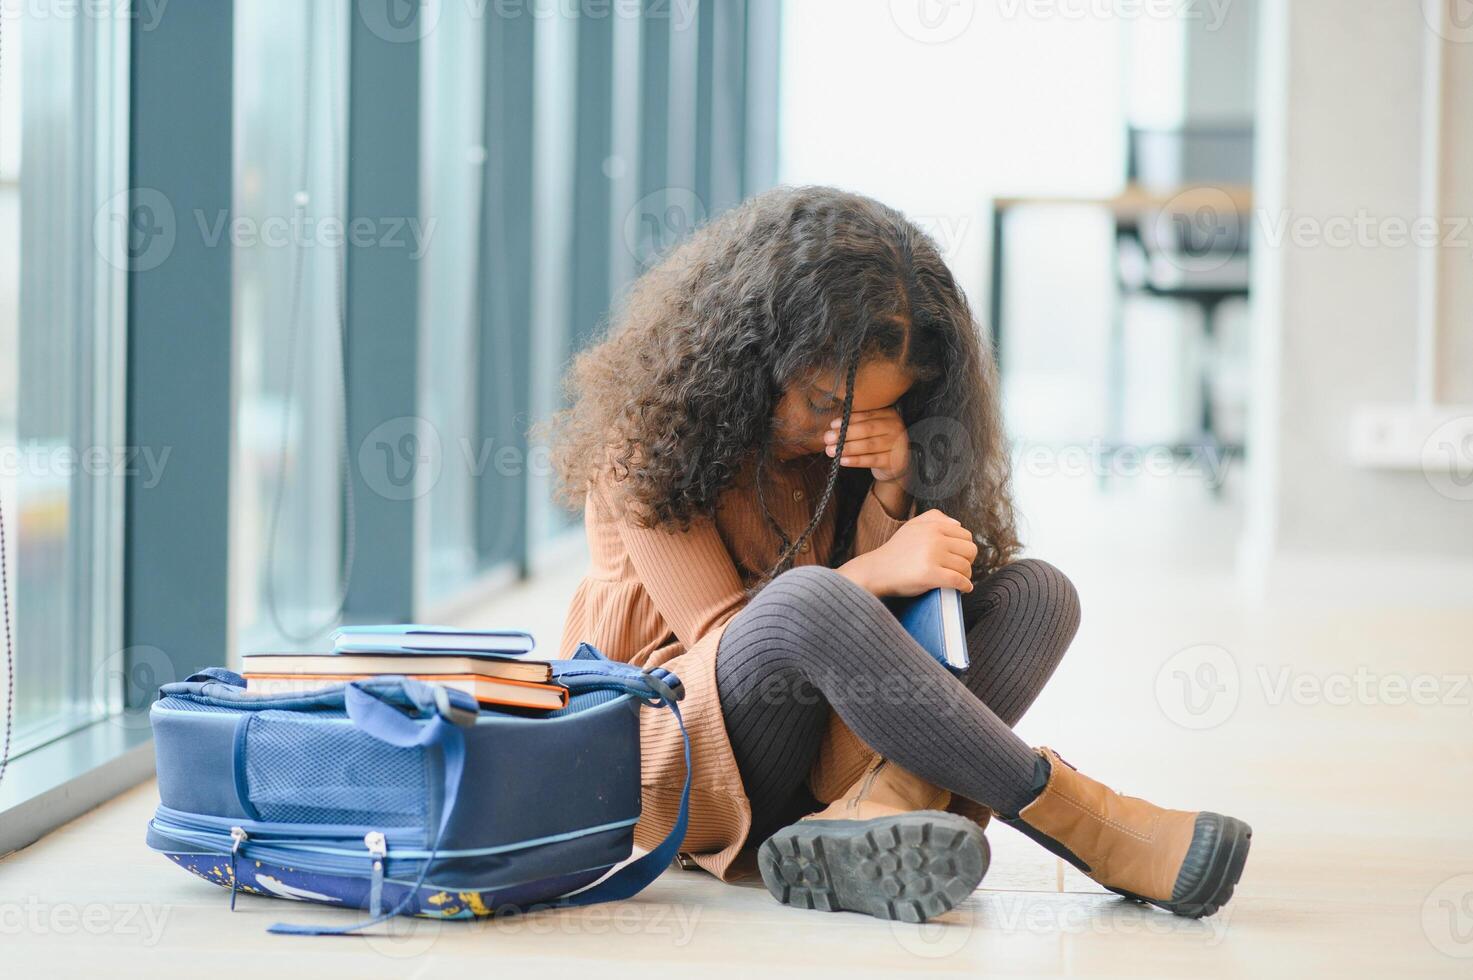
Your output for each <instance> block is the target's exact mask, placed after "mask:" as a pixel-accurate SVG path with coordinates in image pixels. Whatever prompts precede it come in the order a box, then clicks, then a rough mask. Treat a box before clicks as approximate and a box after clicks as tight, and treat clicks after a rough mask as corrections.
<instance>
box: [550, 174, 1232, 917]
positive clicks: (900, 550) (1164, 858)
mask: <svg viewBox="0 0 1473 980" xmlns="http://www.w3.org/2000/svg"><path fill="white" fill-rule="evenodd" d="M997 389H998V381H997V372H996V369H995V368H994V366H993V363H992V359H991V356H990V353H989V352H988V351H986V350H985V349H984V347H983V344H982V342H981V340H980V332H979V330H978V325H977V323H976V321H975V319H974V318H973V316H972V313H971V311H970V310H969V308H968V306H967V302H966V300H965V299H964V298H963V296H962V292H961V290H960V289H959V288H958V287H957V284H956V281H955V280H954V279H953V278H952V275H951V272H950V271H949V270H948V269H947V267H946V264H945V263H944V262H943V261H942V259H941V256H940V254H939V253H938V251H937V249H936V246H935V244H934V243H933V242H932V241H931V240H930V239H929V238H928V237H927V236H926V235H925V234H924V233H922V232H921V231H920V230H919V229H917V228H916V227H915V226H914V225H913V224H911V223H910V222H909V221H907V220H906V219H905V218H904V217H903V216H902V215H900V214H899V213H898V212H896V211H894V210H891V209H890V208H887V207H885V206H884V205H882V204H879V203H878V202H876V201H872V200H869V199H867V198H864V197H860V196H857V195H854V194H847V193H844V192H841V191H837V190H832V189H828V188H811V187H810V188H798V189H779V190H775V191H771V192H769V193H766V194H763V195H761V196H760V197H757V198H755V199H753V200H750V201H748V202H747V203H746V204H744V205H742V206H740V207H738V208H736V209H735V210H733V211H730V212H728V213H726V214H725V215H723V216H722V217H720V218H719V219H717V220H715V221H713V222H712V223H710V224H709V225H707V226H705V227H704V228H702V229H701V230H699V231H697V232H696V233H695V234H694V235H693V236H692V237H691V238H690V239H689V240H687V241H686V242H685V243H684V244H683V245H682V246H681V247H680V248H679V249H677V250H676V251H675V252H673V253H672V254H671V255H670V256H669V257H668V258H667V259H665V261H663V262H662V263H661V264H660V265H659V266H657V267H656V268H654V269H652V270H651V271H650V272H648V273H647V274H646V275H645V276H643V277H642V278H641V279H640V280H639V281H638V282H637V283H636V284H635V285H634V287H633V289H632V291H631V293H630V296H629V298H628V301H627V303H626V305H625V307H624V308H623V310H622V312H621V314H620V316H619V317H618V320H617V322H616V324H615V326H614V328H613V329H612V330H611V331H610V334H609V336H608V338H607V339H605V340H604V341H603V342H602V343H599V344H597V345H596V346H594V347H592V348H590V349H589V350H587V351H585V352H584V353H582V354H581V355H580V356H579V357H578V359H577V361H576V362H575V364H574V365H573V368H572V370H571V372H570V374H569V376H568V378H567V390H568V394H569V399H570V407H569V408H568V409H567V410H566V411H564V412H563V413H561V414H560V415H559V416H558V417H557V418H556V420H555V421H554V428H553V433H554V442H555V462H556V465H557V468H558V474H559V477H560V481H561V485H562V487H563V490H564V492H565V493H566V494H567V495H568V497H569V499H570V500H574V501H576V502H578V503H581V504H583V505H584V512H585V524H586V527H587V533H588V540H589V546H590V550H591V552H592V568H591V570H590V572H589V573H588V576H587V577H586V578H585V579H584V581H583V583H582V584H581V585H580V586H579V588H578V591H577V594H576V595H575V596H574V599H573V603H572V606H571V609H570V612H569V616H568V620H567V627H566V631H565V634H564V642H563V646H564V652H565V654H566V653H568V652H570V651H571V650H572V648H573V647H574V646H576V644H577V642H578V641H580V640H586V641H588V642H590V643H592V644H593V645H594V646H596V647H598V648H599V649H600V650H602V651H604V652H605V653H606V654H608V655H609V656H611V657H614V658H616V659H619V660H624V661H628V662H629V663H633V664H636V665H639V666H642V667H653V666H664V667H667V668H669V669H670V670H672V671H673V672H674V673H675V674H677V675H678V676H679V677H680V679H681V680H682V681H683V683H684V685H685V689H686V698H685V705H686V707H685V712H686V717H687V723H688V725H689V727H690V732H691V740H692V752H693V756H692V758H693V779H694V784H693V788H692V794H691V817H690V830H689V832H688V833H687V835H686V837H685V841H684V848H685V850H686V851H687V852H689V853H690V854H691V856H692V858H693V859H694V861H695V862H696V863H698V864H700V865H701V866H702V867H704V868H706V869H707V870H709V871H711V872H713V873H715V874H716V875H718V876H720V877H723V878H726V877H728V876H729V874H730V873H731V871H732V864H733V861H734V860H735V859H736V858H737V856H738V854H739V852H741V850H742V848H743V846H744V845H745V844H747V843H749V842H750V843H753V844H758V845H760V846H759V848H758V853H757V863H758V867H759V869H760V871H761V874H762V878H763V881H764V882H765V883H766V885H767V887H768V889H769V890H770V891H771V892H772V894H773V895H774V896H775V897H776V898H777V899H778V900H779V901H782V902H786V903H790V904H794V905H799V906H802V907H806V908H822V909H829V910H836V909H847V910H852V911H859V912H867V913H869V914H871V915H876V916H880V917H883V918H898V919H904V920H908V921H916V922H919V921H923V920H925V919H927V918H930V917H932V916H935V915H938V914H940V913H942V912H945V911H946V910H948V909H950V908H951V907H952V906H954V905H955V904H956V903H957V902H959V901H961V900H962V899H964V898H965V897H966V896H967V895H968V894H970V893H971V892H972V890H973V889H974V888H975V887H976V886H977V884H978V882H979V881H980V880H981V878H982V875H983V873H984V872H985V870H986V865H987V860H988V852H987V849H986V841H985V839H984V838H983V836H982V831H981V828H982V826H984V825H985V824H986V822H987V819H988V817H989V816H990V814H992V813H996V814H997V815H998V817H999V818H1000V819H1001V820H1002V821H1003V822H1004V823H1007V824H1009V825H1011V826H1013V827H1015V828H1017V829H1018V830H1020V831H1022V832H1023V833H1024V834H1026V835H1028V836H1029V837H1031V838H1033V839H1034V840H1036V841H1037V842H1038V843H1039V844H1041V845H1043V846H1044V847H1046V848H1048V849H1049V850H1051V851H1053V852H1054V853H1055V854H1058V855H1059V856H1060V857H1063V858H1064V859H1066V860H1068V861H1070V862H1071V863H1073V864H1074V865H1075V866H1077V867H1078V868H1080V870H1082V871H1083V872H1084V873H1085V874H1087V875H1089V876H1090V877H1092V878H1094V879H1095V880H1096V881H1098V882H1100V883H1101V884H1103V885H1105V886H1106V887H1108V888H1110V889H1111V890H1113V891H1116V892H1118V893H1120V894H1122V895H1125V896H1127V897H1130V898H1133V899H1137V900H1140V901H1144V902H1149V903H1151V904H1154V905H1157V906H1160V907H1162V908H1164V909H1168V910H1170V911H1172V912H1175V913H1177V914H1179V915H1185V916H1192V917H1196V916H1203V915H1211V914H1212V913H1213V912H1215V911H1217V909H1218V908H1219V907H1220V906H1221V905H1222V904H1223V903H1225V902H1226V901H1227V900H1228V898H1229V897H1231V895H1232V892H1233V886H1234V884H1235V883H1236V882H1237V880H1238V877H1239V875H1240V874H1241V872H1242V868H1243V862H1244V860H1245V858H1246V857H1247V851H1248V845H1249V841H1250V837H1251V831H1250V829H1249V828H1248V826H1247V825H1246V824H1244V823H1242V822H1241V821H1238V820H1235V819H1233V818H1231V817H1226V816H1222V815H1220V814H1216V813H1210V812H1200V813H1198V812H1184V811H1180V810H1167V809H1163V808H1161V807H1157V806H1155V805H1153V804H1151V803H1148V802H1146V801H1145V800H1141V799H1136V798H1134V797H1128V796H1123V795H1120V794H1118V793H1116V792H1115V791H1113V790H1111V789H1110V788H1109V787H1107V786H1105V785H1103V784H1101V783H1099V782H1096V781H1095V780H1093V779H1091V778H1089V777H1088V776H1085V775H1084V774H1083V773H1080V772H1077V771H1076V770H1075V769H1074V768H1073V767H1072V766H1070V765H1069V764H1068V763H1067V762H1065V761H1064V760H1063V759H1061V758H1060V757H1059V756H1058V755H1057V754H1055V753H1054V752H1053V751H1052V750H1050V749H1047V748H1041V749H1037V750H1035V749H1032V748H1030V747H1029V746H1028V745H1027V744H1026V743H1024V742H1023V741H1022V740H1020V739H1019V738H1018V737H1017V736H1016V735H1015V734H1014V733H1013V731H1012V726H1013V725H1014V724H1015V723H1016V722H1017V721H1018V719H1019V718H1020V717H1021V716H1022V714H1023V712H1024V711H1026V710H1027V709H1028V706H1029V705H1030V704H1032V703H1033V700H1034V699H1035V698H1036V697H1037V696H1038V693H1039V691H1040V690H1041V689H1042V687H1043V685H1044V683H1045V682H1047V680H1048V679H1049V677H1050V676H1051V675H1052V674H1053V672H1054V669H1055V668H1056V667H1057V666H1058V663H1059V660H1060V658H1061V657H1062V656H1063V654H1064V650H1065V648H1066V647H1067V646H1068V644H1069V641H1070V640H1071V639H1072V638H1073V636H1074V632H1075V630H1076V628H1077V626H1078V622H1079V607H1078V600H1077V598H1076V596H1075V593H1074V589H1073V587H1072V585H1071V584H1070V583H1069V581H1068V579H1066V578H1065V577H1064V576H1063V575H1062V574H1061V573H1060V572H1059V571H1058V570H1057V569H1055V568H1053V567H1051V566H1049V565H1047V564H1045V563H1043V562H1041V561H1037V560H1034V559H1023V560H1016V557H1015V556H1016V554H1017V551H1018V549H1019V542H1018V538H1017V535H1016V532H1015V529H1014V524H1013V510H1012V502H1011V500H1010V499H1009V464H1008V456H1007V446H1006V443H1005V440H1004V437H1003V428H1002V422H1001V419H1000V418H999V414H998V391H997ZM913 440H914V441H915V442H919V443H923V444H924V445H923V446H913V445H912V441H913ZM922 448H923V449H924V450H925V451H924V452H921V451H919V450H921V449H922ZM913 450H916V451H915V452H913ZM938 586H950V587H952V588H956V589H959V590H961V592H962V593H963V594H964V608H965V621H966V630H967V643H968V647H969V650H970V653H971V665H970V667H968V668H967V669H966V670H965V671H963V672H961V673H960V674H959V675H958V674H953V673H951V672H950V671H949V670H948V669H947V668H945V667H942V666H941V665H940V664H939V663H937V661H936V660H934V659H933V658H932V657H931V656H930V654H928V653H927V652H926V651H925V650H924V649H923V648H922V647H921V646H919V645H918V644H917V643H916V642H915V641H914V640H912V639H911V638H910V636H909V635H908V634H907V633H906V632H905V630H903V629H902V628H901V627H900V625H899V623H898V622H897V621H896V619H895V617H894V616H893V615H892V614H891V613H890V612H889V611H888V610H887V609H886V607H885V606H884V605H883V604H882V603H881V601H880V599H881V597H888V596H913V595H918V594H920V593H922V592H924V591H926V590H928V589H932V588H936V587H938ZM643 724H644V729H643V731H642V740H643V746H644V749H643V754H644V777H643V778H644V812H643V817H642V819H641V823H640V825H639V828H638V832H637V836H636V839H637V840H638V841H639V842H640V843H641V844H643V845H645V846H651V845H653V843H654V842H657V841H658V840H660V839H661V838H662V837H663V836H664V835H665V834H666V832H668V830H669V829H670V827H671V826H673V824H674V821H675V813H676V809H677V806H678V802H679V798H680V787H681V783H682V781H683V779H684V776H685V771H684V770H685V766H684V760H683V754H682V751H681V739H680V735H679V732H678V730H676V728H675V727H674V724H673V719H671V718H670V716H669V713H668V712H647V713H645V717H644V721H643ZM825 807H826V808H825ZM815 811H821V812H817V813H815Z"/></svg>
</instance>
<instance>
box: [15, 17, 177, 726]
mask: <svg viewBox="0 0 1473 980" xmlns="http://www.w3.org/2000/svg"><path fill="white" fill-rule="evenodd" d="M124 16H125V14H124V13H123V12H120V11H117V10H114V9H113V8H107V9H101V8H97V9H94V8H91V7H88V8H86V9H85V10H84V9H83V8H81V7H70V8H67V7H60V6H58V7H46V6H43V5H38V4H23V5H20V6H18V7H16V8H15V11H14V12H11V11H10V10H9V9H7V13H6V17H5V24H4V34H3V37H0V49H3V50H0V454H3V456H0V500H3V502H4V511H5V521H6V526H5V531H6V539H7V544H8V545H9V554H8V559H9V562H8V564H9V567H8V568H7V569H6V571H7V574H8V578H9V581H10V585H11V601H12V604H13V615H14V626H15V646H16V665H15V666H16V674H15V693H16V716H15V743H14V747H13V748H14V754H19V753H21V752H24V751H25V750H26V749H28V748H34V747H36V746H38V745H41V744H43V743H45V742H47V741H50V740H51V739H54V738H57V737H60V736H62V735H65V734H67V733H68V732H71V731H75V730H76V729H78V728H81V727H83V726H85V725H86V724H88V723H90V722H92V721H95V720H97V719H99V718H101V717H104V716H106V715H107V714H109V713H111V712H113V711H116V710H117V709H118V707H119V706H120V699H121V690H122V687H121V681H122V662H123V654H122V652H121V650H120V649H119V647H120V644H121V630H120V620H121V617H120V608H121V599H122V588H121V582H122V576H121V534H122V507H121V504H122V480H123V476H124V473H125V471H126V469H127V468H128V467H132V466H138V467H143V466H148V467H161V466H163V465H166V464H167V458H166V456H162V455H161V454H160V453H158V452H154V451H150V452H149V453H142V452H139V453H130V452H129V451H128V450H127V449H125V448H124V446H123V441H124V436H123V411H122V396H123V388H122V378H121V370H122V351H123V313H124V309H123V298H124V290H125V288H126V282H125V278H124V273H125V270H126V267H127V265H128V262H129V260H130V259H132V260H133V261H134V262H135V263H144V262H146V261H147V259H148V255H147V254H146V253H147V250H148V249H149V248H150V247H151V246H152V244H153V242H154V239H153V237H152V236H151V235H149V234H147V232H148V230H149V229H146V228H141V227H134V228H131V229H130V228H129V227H128V225H127V223H126V222H125V220H124V217H125V215H126V213H127V204H128V194H127V192H126V186H127V177H126V173H127V148H126V134H127V91H128V85H127V79H128V65H127V51H128V45H127V36H128V35H127V26H126V23H125V21H124V20H123V19H122V18H123V17H124ZM144 213H146V211H139V212H138V214H144ZM130 232H131V234H130Z"/></svg>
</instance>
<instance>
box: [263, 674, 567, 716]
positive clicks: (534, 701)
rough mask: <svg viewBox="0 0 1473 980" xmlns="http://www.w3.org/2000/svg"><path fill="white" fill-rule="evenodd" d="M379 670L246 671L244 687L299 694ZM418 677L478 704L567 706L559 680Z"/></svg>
mask: <svg viewBox="0 0 1473 980" xmlns="http://www.w3.org/2000/svg"><path fill="white" fill-rule="evenodd" d="M381 676H383V675H381V674H246V675H245V679H246V690H247V691H248V692H250V693H252V694H267V695H269V694H301V693H304V692H306V691H315V690H317V689H318V688H322V687H327V686H328V685H329V684H345V683H347V682H349V681H361V680H369V679H372V678H374V677H381ZM407 676H410V677H413V678H414V679H415V680H417V681H426V682H429V683H432V684H444V685H445V686H446V687H453V688H455V689H456V690H459V691H464V692H465V693H467V694H469V695H470V696H471V697H473V698H475V699H476V700H477V701H478V702H480V703H481V704H503V705H509V706H512V707H517V708H544V709H546V710H549V711H556V710H557V709H558V708H563V707H567V704H568V689H567V688H565V687H563V686H561V685H559V684H536V683H533V682H532V681H514V680H507V679H505V678H499V677H482V676H480V675H478V674H423V675H414V674H410V675H407Z"/></svg>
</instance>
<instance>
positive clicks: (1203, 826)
mask: <svg viewBox="0 0 1473 980" xmlns="http://www.w3.org/2000/svg"><path fill="white" fill-rule="evenodd" d="M1038 751H1039V755H1041V756H1043V757H1044V759H1046V760H1048V763H1049V766H1050V767H1051V770H1052V771H1051V772H1050V773H1049V779H1048V784H1047V785H1046V786H1045V787H1044V789H1043V792H1041V793H1039V795H1038V798H1037V799H1035V800H1034V801H1033V802H1032V803H1030V804H1028V805H1027V806H1026V807H1024V808H1023V810H1022V812H1020V813H1019V814H1018V815H1017V817H1014V818H1013V819H1011V820H1009V819H1006V818H1003V822H1004V823H1008V824H1011V825H1012V826H1014V827H1017V828H1018V829H1019V830H1021V831H1023V833H1025V834H1027V835H1028V836H1029V837H1032V838H1033V839H1034V840H1036V841H1038V842H1039V843H1040V844H1042V845H1043V846H1044V847H1047V848H1048V849H1049V850H1051V851H1053V852H1054V853H1055V854H1057V855H1059V856H1060V857H1062V858H1063V859H1065V860H1066V861H1068V862H1069V863H1071V864H1073V865H1074V866H1075V867H1077V868H1079V870H1080V871H1083V872H1084V873H1085V874H1087V875H1089V876H1090V877H1091V878H1093V879H1094V880H1095V881H1097V882H1099V883H1100V884H1102V885H1104V886H1105V887H1106V888H1108V889H1110V890H1111V891H1113V892H1115V893H1117V894H1120V895H1124V896H1125V897H1126V898H1133V899H1136V900H1137V901H1142V902H1149V903H1151V904H1152V905H1157V906H1160V907H1161V908H1163V909H1166V910H1167V911H1170V912H1174V913H1176V914H1177V915H1183V916H1187V917H1188V918H1193V919H1196V918H1200V917H1202V916H1207V915H1211V914H1213V913H1214V912H1216V911H1217V910H1218V909H1219V908H1221V907H1222V906H1224V905H1226V904H1227V901H1228V899H1230V898H1232V896H1233V886H1234V885H1236V884H1237V883H1238V878H1239V877H1241V876H1242V874H1243V863H1244V862H1245V861H1246V860H1247V858H1248V846H1249V844H1251V843H1252V840H1253V828H1251V827H1249V826H1248V825H1247V824H1246V823H1243V822H1242V821H1241V820H1235V819H1233V818H1232V817H1225V816H1223V815H1222V814H1220V813H1209V812H1206V811H1203V812H1199V813H1189V812H1187V811H1185V810H1167V809H1164V808H1162V807H1159V806H1156V805H1155V804H1154V803H1148V802H1147V801H1145V800H1142V799H1137V798H1136V797H1134V796H1124V795H1121V794H1120V793H1117V792H1115V791H1114V790H1113V789H1111V788H1110V787H1108V786H1106V785H1104V784H1103V783H1098V782H1096V781H1095V780H1093V779H1090V778H1089V777H1088V776H1086V775H1084V774H1083V773H1081V772H1079V771H1078V770H1077V769H1075V768H1074V767H1073V766H1071V765H1069V763H1067V762H1065V761H1064V760H1063V759H1061V758H1059V756H1058V754H1057V753H1055V752H1054V751H1053V750H1052V749H1047V748H1045V749H1039V750H1038Z"/></svg>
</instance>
